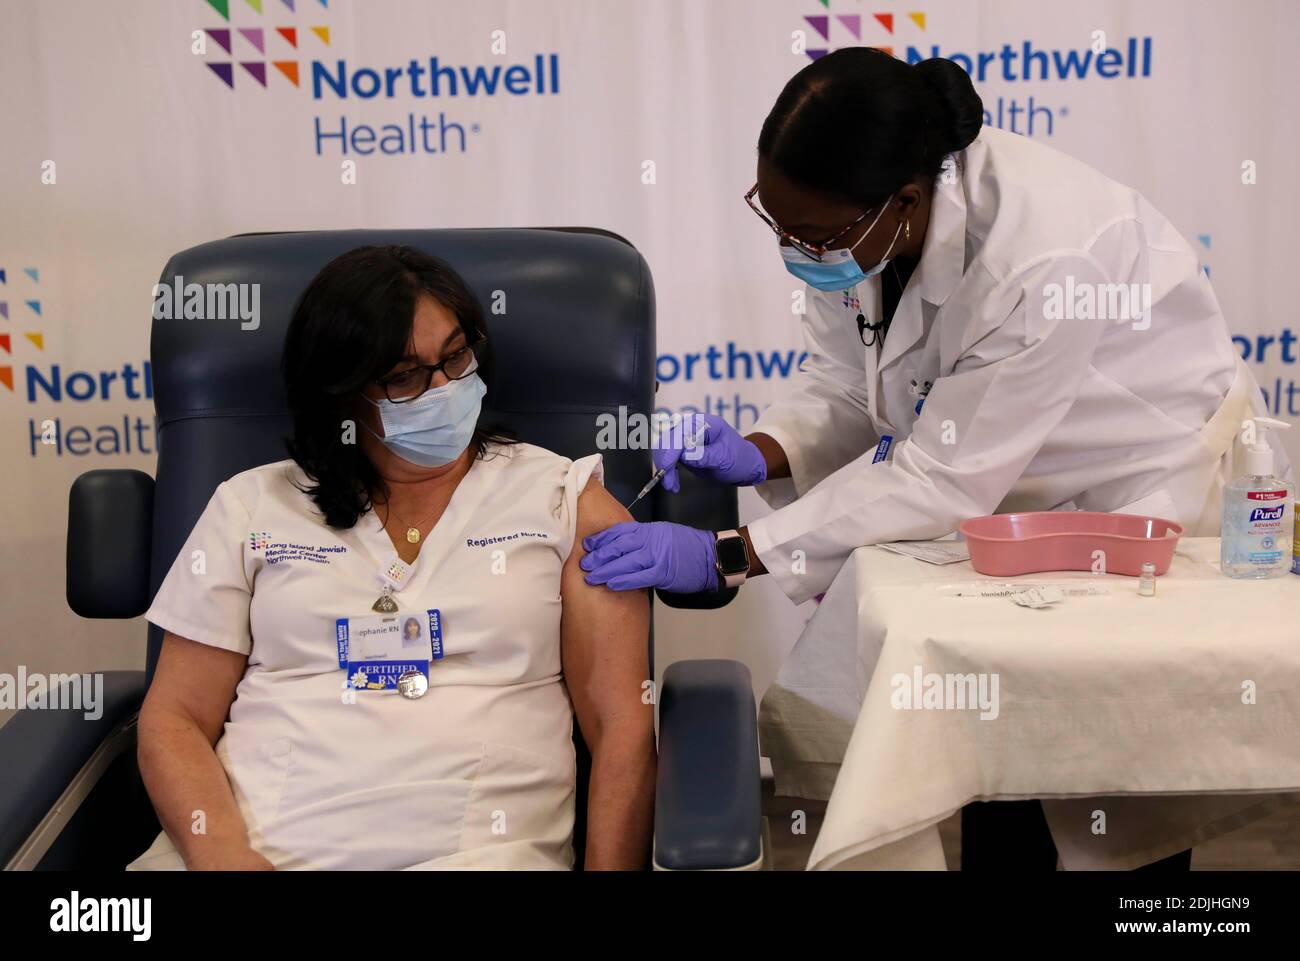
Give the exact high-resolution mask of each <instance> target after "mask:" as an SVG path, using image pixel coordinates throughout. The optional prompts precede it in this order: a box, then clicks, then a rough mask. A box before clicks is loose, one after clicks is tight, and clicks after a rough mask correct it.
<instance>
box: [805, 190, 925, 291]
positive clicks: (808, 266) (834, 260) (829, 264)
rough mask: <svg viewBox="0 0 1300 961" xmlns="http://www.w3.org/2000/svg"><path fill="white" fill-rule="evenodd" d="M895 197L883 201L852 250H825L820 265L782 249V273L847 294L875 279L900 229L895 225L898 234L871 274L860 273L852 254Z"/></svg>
mask: <svg viewBox="0 0 1300 961" xmlns="http://www.w3.org/2000/svg"><path fill="white" fill-rule="evenodd" d="M893 199H894V197H893V195H892V194H891V195H890V197H889V200H886V201H885V204H884V206H883V207H881V208H880V213H877V214H876V219H875V220H873V221H871V226H870V227H868V228H867V229H866V230H865V231H864V232H863V234H862V236H861V237H859V238H858V243H857V244H854V245H853V246H852V247H841V248H840V249H838V250H828V251H826V253H824V254H823V255H822V259H821V261H820V262H818V261H816V260H811V259H810V258H809V257H808V256H807V255H805V254H803V253H800V252H799V250H798V248H796V247H789V246H785V245H782V246H781V248H780V250H781V259H782V260H784V261H785V269H786V270H788V271H790V273H792V274H794V275H795V276H796V277H798V278H799V279H800V280H802V281H803V282H804V283H805V284H807V285H808V286H809V287H813V288H816V289H817V290H827V291H835V290H849V289H850V288H853V287H856V286H857V285H858V284H860V283H862V282H863V281H864V280H867V279H869V278H871V277H874V276H876V275H877V274H878V273H880V272H881V271H882V270H884V269H885V265H886V264H887V263H889V255H890V253H892V252H893V250H894V244H896V243H898V233H899V231H901V230H902V229H903V225H902V224H899V225H898V230H895V231H894V239H893V240H891V241H890V242H889V249H888V250H886V251H885V256H884V258H883V259H882V260H881V261H880V263H878V264H876V265H875V266H874V267H872V268H871V269H870V270H867V271H863V269H862V268H861V267H859V266H858V262H857V260H856V259H854V257H853V251H854V250H855V249H856V248H857V246H858V244H860V243H862V241H864V240H866V239H867V235H868V234H869V233H871V231H872V230H874V229H875V227H876V223H877V222H878V221H879V220H880V215H881V214H883V213H884V212H885V210H886V208H888V207H889V201H890V200H893Z"/></svg>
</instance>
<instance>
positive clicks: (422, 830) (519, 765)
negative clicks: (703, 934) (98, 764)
mask: <svg viewBox="0 0 1300 961" xmlns="http://www.w3.org/2000/svg"><path fill="white" fill-rule="evenodd" d="M593 474H594V475H595V476H596V477H597V478H599V477H601V476H602V467H601V460H600V455H592V456H590V457H584V458H582V459H581V460H578V461H570V460H568V459H567V458H564V457H560V456H558V455H556V454H552V453H550V452H549V451H546V450H543V449H541V448H538V447H533V446H531V445H528V444H517V445H509V446H495V445H493V446H492V448H491V450H490V452H489V454H488V456H487V457H486V458H484V459H479V460H475V461H474V462H473V465H472V467H471V468H470V470H469V473H468V474H467V475H466V476H465V478H464V479H463V480H462V481H461V482H460V485H459V486H458V487H457V488H456V490H455V493H454V494H453V496H452V499H451V503H450V504H449V505H448V507H447V509H446V512H445V513H444V514H443V516H442V517H441V518H440V519H439V521H438V523H437V525H436V526H435V527H434V528H433V530H432V532H431V533H430V534H429V536H428V538H427V539H426V541H425V543H424V545H423V546H422V547H421V549H420V554H419V556H418V558H417V559H416V561H415V563H414V564H413V565H412V567H411V571H410V574H409V575H408V577H407V579H406V580H405V581H404V583H403V586H402V587H401V588H400V590H398V591H397V592H396V593H395V595H394V598H395V600H396V601H397V604H398V606H399V608H400V609H401V610H402V611H403V612H405V611H411V612H413V613H420V612H423V611H425V610H426V609H428V608H437V609H438V610H440V611H441V612H442V625H443V647H444V651H445V656H444V658H443V659H442V660H440V661H433V662H432V663H431V664H430V668H429V685H430V686H429V690H428V693H427V694H425V696H424V697H422V698H419V699H415V700H410V699H407V698H405V697H402V696H401V695H399V694H396V693H378V692H370V691H357V692H350V691H348V690H347V689H346V686H345V678H344V673H345V672H344V671H343V669H341V668H340V667H339V665H338V652H337V648H336V645H335V621H336V619H337V618H340V617H362V616H373V615H374V612H373V611H372V610H371V605H372V604H374V602H375V600H376V599H377V598H378V597H379V595H380V593H381V591H382V588H383V582H382V581H381V580H380V578H379V575H378V572H379V570H380V569H382V568H386V567H387V566H388V565H389V564H390V563H391V562H392V561H393V560H395V559H397V552H396V551H395V550H394V548H393V545H392V542H391V541H390V540H389V538H388V535H387V534H386V533H385V532H384V529H383V525H382V523H381V521H380V519H379V518H378V516H377V515H376V514H375V512H374V511H373V510H372V511H370V512H369V513H367V514H365V515H363V516H362V517H361V518H360V519H359V520H358V522H357V524H356V526H355V527H353V528H352V529H351V530H335V529H333V528H330V527H328V526H326V525H325V523H324V521H323V519H322V517H321V516H320V514H319V513H318V512H317V510H316V507H315V505H314V504H313V503H312V501H311V499H310V498H309V497H308V496H307V495H306V494H304V493H303V492H302V491H301V490H300V489H299V487H300V486H302V485H303V484H305V483H306V479H305V478H304V476H303V474H302V472H301V470H300V469H299V468H298V467H297V465H296V464H294V462H293V461H281V462H279V463H275V464H267V465H265V466H263V467H258V468H255V469H253V470H250V471H245V472H244V473H242V474H239V475H237V476H235V477H232V478H231V479H230V480H228V481H226V482H225V483H223V484H222V485H221V486H220V487H218V488H217V491H216V493H215V494H213V496H212V499H211V501H210V502H209V504H208V506H207V508H206V510H205V511H204V512H203V515H202V516H201V517H200V518H199V521H198V523H197V524H196V525H195V527H194V530H193V532H192V533H191V534H190V536H189V539H188V540H187V541H186V542H185V546H184V547H183V548H182V549H181V552H180V554H179V556H178V557H177V558H176V561H175V563H174V564H173V566H172V568H171V571H170V572H169V573H168V575H167V577H166V579H165V580H164V581H163V584H162V587H161V588H160V590H159V591H158V595H157V597H156V598H155V599H154V602H153V605H152V606H151V607H150V608H149V611H148V613H147V614H146V615H145V616H146V617H147V618H148V619H149V620H150V621H152V622H153V623H154V624H157V625H158V626H159V627H161V628H163V629H165V630H168V631H172V632H174V633H175V634H178V635H180V636H182V637H186V638H189V639H190V640H193V641H197V642H199V643H201V644H211V645H212V646H214V647H220V648H223V649H225V650H229V651H236V652H239V653H241V654H247V655H248V668H247V670H246V672H245V674H244V677H243V680H241V681H240V683H239V686H238V689H237V691H236V695H235V701H234V703H233V704H232V705H231V708H230V718H229V720H228V721H227V722H226V725H225V731H224V733H223V735H222V737H221V739H220V740H219V741H218V743H217V747H216V753H217V756H218V758H219V759H220V760H221V763H222V765H223V766H224V768H225V770H226V774H227V776H228V777H229V779H230V783H231V786H232V787H233V789H234V793H235V798H236V800H237V802H238V805H239V810H240V813H241V814H242V815H243V817H244V821H245V823H246V824H247V826H248V832H249V838H250V841H251V844H252V846H253V848H254V849H255V850H256V851H258V852H260V853H261V854H262V855H264V856H265V857H266V858H268V859H269V860H270V861H271V862H272V863H273V864H274V865H275V866H276V867H277V868H280V869H286V868H290V869H291V868H315V869H326V868H338V869H361V870H366V869H377V870H391V869H409V868H460V867H475V868H478V867H501V868H568V867H571V866H572V863H573V849H572V832H573V802H574V786H575V780H576V769H575V760H574V751H573V742H572V740H571V738H572V730H573V729H572V718H573V714H572V707H571V704H570V701H569V698H568V694H567V691H566V690H565V687H564V684H563V682H562V679H561V674H560V613H561V602H560V572H561V568H562V566H563V564H564V562H565V559H566V558H567V557H568V555H569V551H570V549H571V548H572V546H573V541H574V531H575V524H576V517H577V503H578V496H579V494H581V492H582V490H583V488H584V487H585V486H586V484H587V481H588V479H589V478H590V477H591V476H592V475H593ZM199 551H201V552H202V555H199V554H197V553H196V552H199ZM200 560H202V564H200V563H199V561H200ZM132 867H133V868H135V869H151V868H180V867H183V864H182V862H181V860H180V857H179V855H178V854H177V852H176V851H175V849H174V847H173V845H172V844H171V841H170V840H169V839H168V838H167V837H166V835H165V834H164V835H161V836H160V837H159V838H158V840H157V841H156V842H155V844H154V845H153V847H151V848H150V849H149V851H147V852H145V854H144V855H143V856H141V858H140V859H138V860H137V861H136V862H134V864H133V865H132Z"/></svg>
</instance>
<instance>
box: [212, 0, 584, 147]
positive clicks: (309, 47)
mask: <svg viewBox="0 0 1300 961" xmlns="http://www.w3.org/2000/svg"><path fill="white" fill-rule="evenodd" d="M193 2H194V3H195V4H197V5H198V6H201V7H202V8H203V9H204V10H206V11H207V13H208V14H209V15H211V14H213V13H215V14H216V15H217V16H218V17H219V18H220V19H219V20H216V19H214V21H213V22H212V23H210V24H207V25H204V26H202V27H200V28H197V29H195V30H193V31H192V34H191V37H192V41H193V46H192V50H193V52H194V53H195V54H196V55H197V56H198V57H199V59H200V61H201V62H202V63H203V66H204V68H205V70H204V72H205V73H206V74H207V75H208V77H209V78H210V80H211V82H212V83H215V84H218V85H220V86H224V87H225V88H227V89H228V90H230V91H231V92H232V93H233V94H234V95H235V96H239V97H246V96H247V97H255V96H269V97H281V96H302V95H306V96H309V97H310V98H311V99H312V100H314V101H319V102H322V103H337V104H339V105H340V108H341V109H340V112H337V113H329V114H326V113H321V114H318V115H317V116H315V117H313V118H312V127H311V129H310V131H309V133H310V138H311V140H310V142H311V146H312V149H313V151H314V152H315V154H316V155H317V156H327V155H329V156H336V157H341V158H345V159H351V158H358V157H394V156H429V157H436V156H440V155H442V154H465V153H468V152H469V151H470V150H471V148H472V146H473V144H474V143H475V141H476V140H477V139H478V136H479V135H480V134H481V133H482V132H483V128H482V125H481V124H480V123H479V122H478V121H477V120H475V119H472V118H470V117H467V116H466V114H467V113H468V112H470V111H472V110H474V107H475V105H476V104H477V103H481V102H482V101H483V100H484V99H486V98H502V97H554V96H557V95H558V94H559V93H560V55H559V54H558V53H554V52H534V51H529V52H528V53H526V54H524V55H522V56H519V57H510V56H507V55H506V49H507V48H506V42H505V36H504V32H503V31H496V32H495V34H494V35H493V36H492V37H491V38H490V46H489V45H486V44H485V46H484V50H483V62H481V63H471V64H465V63H448V62H446V61H444V60H443V59H442V58H441V57H440V56H439V55H438V54H437V53H436V52H431V51H428V50H416V51H403V52H402V53H400V54H398V55H396V56H394V58H393V61H392V62H388V63H379V64H371V63H366V64H357V63H354V62H353V61H352V60H351V59H350V58H349V57H347V56H346V55H345V50H344V48H346V47H347V40H348V38H347V37H346V36H344V37H339V36H338V35H337V34H336V33H335V32H334V31H333V30H332V28H331V26H330V24H329V22H328V20H329V17H330V14H332V13H333V12H334V8H335V7H336V6H337V5H338V3H339V2H340V0H193ZM370 6H371V5H370V4H366V5H364V6H363V5H362V4H358V5H357V7H356V9H357V10H358V11H362V12H369V10H368V9H367V8H368V7H370ZM389 26H390V27H391V25H389ZM401 35H402V36H403V37H406V36H411V35H414V36H419V35H420V31H418V30H417V31H407V32H405V33H403V34H401ZM425 103H433V104H435V105H436V107H435V109H433V110H425V109H422V108H423V104H425ZM444 104H448V105H449V106H450V109H446V110H444V109H442V107H443V105H444ZM385 106H386V107H388V108H389V109H388V110H386V111H383V113H382V115H380V110H381V109H382V107H385ZM393 107H397V108H398V109H396V110H394V109H392V108H393ZM412 107H414V108H415V109H412ZM363 111H364V112H363Z"/></svg>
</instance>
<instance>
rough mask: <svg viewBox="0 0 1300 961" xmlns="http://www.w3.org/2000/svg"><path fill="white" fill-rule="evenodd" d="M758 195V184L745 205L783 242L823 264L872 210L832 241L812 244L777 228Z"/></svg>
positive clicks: (746, 199)
mask: <svg viewBox="0 0 1300 961" xmlns="http://www.w3.org/2000/svg"><path fill="white" fill-rule="evenodd" d="M757 194H758V184H754V186H753V187H752V188H750V191H749V193H747V194H745V203H747V204H749V209H750V210H752V211H754V213H756V214H758V216H759V217H760V218H761V219H762V221H763V223H765V224H767V225H768V226H769V227H771V228H772V232H773V233H774V234H776V235H777V236H778V237H780V238H781V239H782V240H784V241H785V242H786V243H788V244H789V245H790V246H791V247H793V248H794V249H795V250H797V251H799V253H801V254H803V255H804V256H805V257H808V258H810V259H812V260H815V261H817V262H818V263H821V260H822V258H823V257H824V256H826V254H827V252H828V251H830V249H831V247H832V246H833V245H834V243H835V241H837V240H839V239H840V238H841V237H843V236H844V235H845V234H847V233H848V232H849V231H850V230H852V229H853V228H854V227H856V226H857V225H858V224H860V223H862V221H864V220H866V219H867V215H868V214H870V213H871V210H866V211H864V212H863V214H862V216H861V217H859V218H858V219H857V220H855V221H853V223H851V224H849V225H848V226H847V227H845V228H844V229H843V230H841V231H840V232H839V233H837V234H836V235H835V236H834V237H832V238H831V239H830V240H828V241H826V242H825V243H824V244H810V243H808V242H807V241H804V240H800V239H799V238H798V237H796V236H795V235H794V234H792V233H790V231H788V230H782V229H781V228H780V227H779V226H777V223H776V221H775V220H773V219H772V218H771V217H769V216H768V215H767V213H766V212H765V211H764V210H763V208H762V207H760V206H759V205H758V204H756V203H754V197H755V196H757Z"/></svg>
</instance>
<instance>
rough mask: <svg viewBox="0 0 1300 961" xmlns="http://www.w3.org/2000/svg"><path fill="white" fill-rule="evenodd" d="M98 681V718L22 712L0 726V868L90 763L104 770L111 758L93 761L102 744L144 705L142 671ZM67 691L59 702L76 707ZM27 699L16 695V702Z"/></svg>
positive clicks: (63, 814) (65, 711) (76, 712)
mask: <svg viewBox="0 0 1300 961" xmlns="http://www.w3.org/2000/svg"><path fill="white" fill-rule="evenodd" d="M86 676H88V677H91V678H94V677H96V675H86ZM98 676H102V677H103V679H104V682H103V683H104V686H103V691H102V695H101V696H100V697H99V698H98V703H97V704H95V705H94V706H95V709H96V712H97V713H98V714H99V716H98V717H92V718H87V717H86V716H85V714H86V709H85V708H84V707H83V708H81V709H74V708H60V709H58V710H50V709H44V710H38V709H34V708H24V709H22V710H20V711H18V713H17V714H15V715H14V716H13V717H12V718H10V719H9V722H8V723H7V724H5V725H4V727H0V771H4V786H3V788H0V864H5V865H8V864H10V862H11V861H12V860H13V859H14V857H15V855H17V854H18V853H19V852H20V851H21V849H22V848H23V846H24V845H25V844H26V843H27V841H28V839H29V838H31V837H32V835H33V833H34V832H36V830H37V828H38V827H42V822H43V821H45V819H46V818H47V816H48V815H50V814H51V813H52V812H54V808H55V807H56V805H58V804H59V802H60V798H63V797H64V794H65V792H66V791H67V790H68V788H69V786H70V785H72V784H73V782H74V780H76V779H77V777H78V775H79V774H81V773H82V771H83V770H84V769H86V768H87V765H88V764H90V762H92V761H98V762H102V765H103V767H106V766H107V763H108V762H110V761H111V760H112V758H111V757H107V758H104V757H100V758H97V757H96V755H97V752H99V751H100V748H101V745H103V744H105V742H106V741H107V740H108V739H109V738H110V735H113V734H114V733H115V732H117V731H118V730H119V729H120V728H122V727H123V726H124V725H127V724H133V723H134V719H135V717H136V715H137V714H138V713H139V710H140V704H141V702H142V701H143V700H144V692H145V678H144V672H143V671H106V672H103V674H102V675H98ZM70 689H71V685H70V684H64V685H61V686H60V688H59V690H60V698H61V700H60V703H62V704H69V703H73V704H75V703H78V702H77V701H73V700H71V699H70V698H66V697H65V696H64V692H67V691H69V690H70ZM25 695H26V692H19V696H20V697H25ZM50 700H51V701H52V698H51V699H50ZM92 766H94V767H99V766H100V765H99V764H96V765H92ZM87 773H88V774H91V773H94V772H90V771H88V772H87ZM100 773H102V768H101V770H100ZM95 776H97V774H95ZM92 786H93V784H86V785H84V786H83V787H84V788H85V789H86V790H85V791H80V790H79V792H78V795H77V797H76V798H65V799H64V805H65V806H68V807H72V808H73V809H72V810H62V811H59V812H57V814H58V816H59V817H60V819H62V820H66V819H67V818H70V817H71V815H72V814H74V813H75V805H73V804H72V803H71V802H73V801H75V803H80V800H81V798H83V797H84V796H85V793H86V792H88V790H89V788H90V787H92ZM49 840H52V838H51V839H49ZM47 843H48V842H47Z"/></svg>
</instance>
